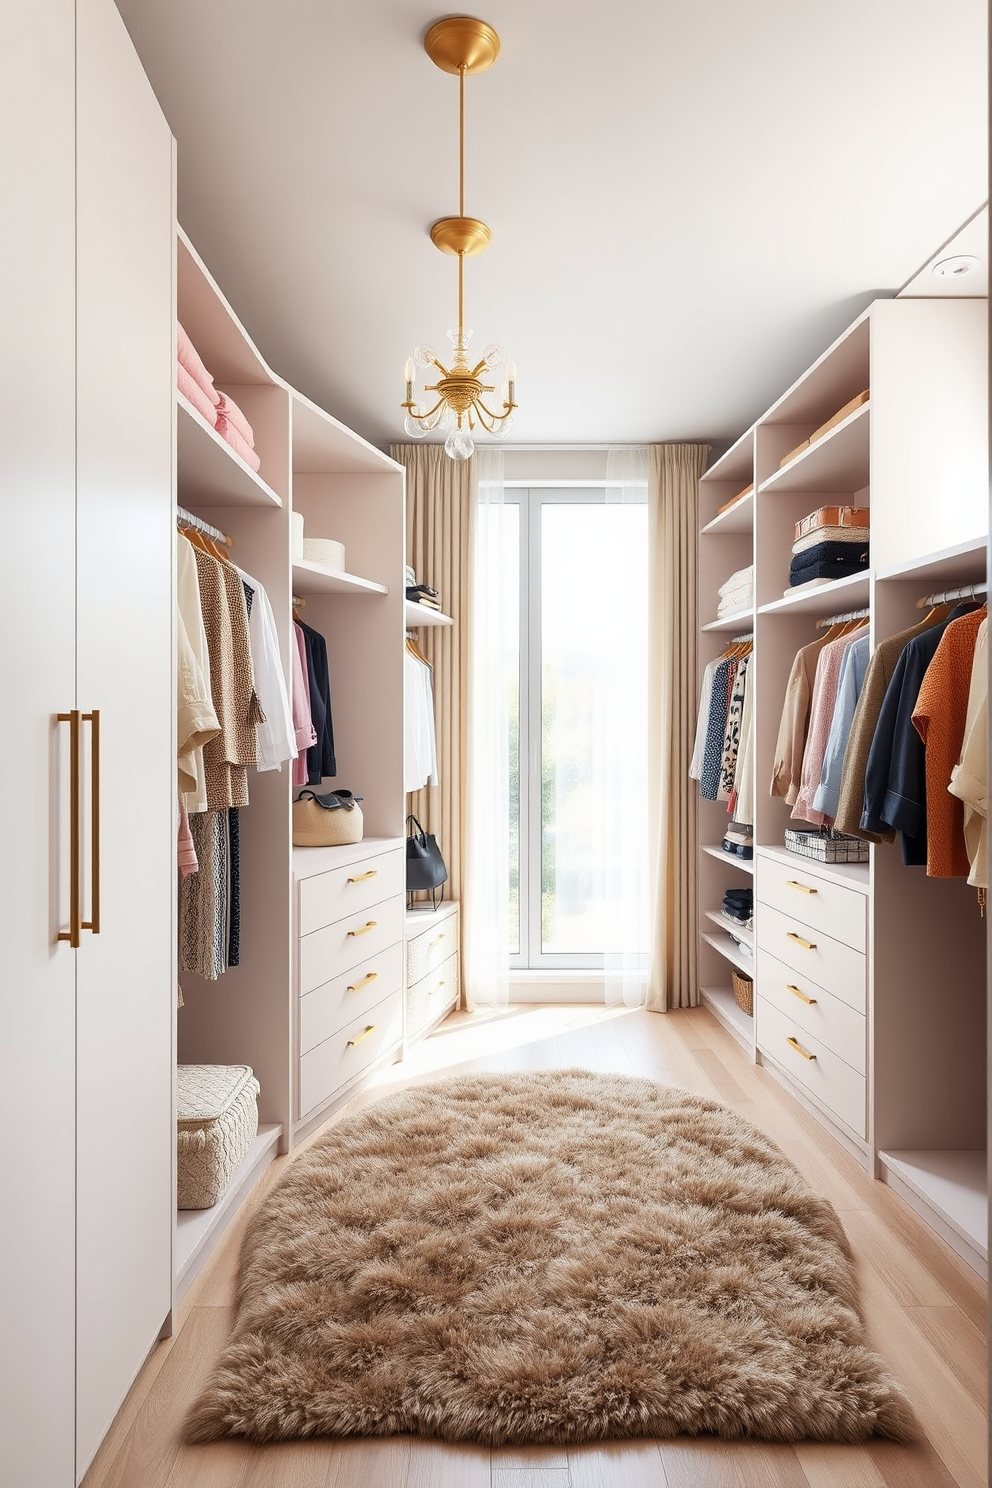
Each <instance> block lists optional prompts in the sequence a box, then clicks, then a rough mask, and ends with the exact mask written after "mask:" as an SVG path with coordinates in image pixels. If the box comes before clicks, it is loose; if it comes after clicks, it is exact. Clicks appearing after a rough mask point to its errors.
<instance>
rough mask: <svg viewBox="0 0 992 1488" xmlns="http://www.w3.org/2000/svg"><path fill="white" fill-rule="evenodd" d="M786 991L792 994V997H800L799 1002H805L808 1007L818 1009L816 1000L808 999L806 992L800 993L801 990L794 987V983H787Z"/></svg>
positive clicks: (813, 998)
mask: <svg viewBox="0 0 992 1488" xmlns="http://www.w3.org/2000/svg"><path fill="white" fill-rule="evenodd" d="M785 990H786V992H791V993H792V995H793V997H798V998H799V1001H800V1002H804V1003H805V1004H806V1006H807V1007H816V998H815V997H807V996H806V993H805V992H800V990H799V988H798V987H795V986H793V984H792V982H786V984H785Z"/></svg>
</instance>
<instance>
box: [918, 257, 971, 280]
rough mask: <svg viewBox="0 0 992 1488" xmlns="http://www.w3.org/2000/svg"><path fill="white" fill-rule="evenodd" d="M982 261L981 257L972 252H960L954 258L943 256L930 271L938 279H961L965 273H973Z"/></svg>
mask: <svg viewBox="0 0 992 1488" xmlns="http://www.w3.org/2000/svg"><path fill="white" fill-rule="evenodd" d="M980 263H981V259H978V258H975V257H974V255H973V254H971V253H959V254H957V255H956V256H955V257H954V258H942V259H941V260H940V263H935V264H934V266H933V268H932V269H931V270H930V272H931V274H936V275H937V278H938V279H961V278H963V276H964V275H965V274H971V273H973V272H974V270H975V269H977V268H978V266H979V264H980Z"/></svg>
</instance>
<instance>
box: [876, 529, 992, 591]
mask: <svg viewBox="0 0 992 1488" xmlns="http://www.w3.org/2000/svg"><path fill="white" fill-rule="evenodd" d="M987 549H988V540H987V539H986V538H985V537H976V538H975V540H974V541H973V542H970V543H959V544H958V545H957V547H955V548H945V549H944V550H943V552H941V553H928V554H927V555H926V557H925V558H917V559H914V561H913V562H912V563H901V564H898V565H897V566H896V567H895V568H883V569H879V570H878V571H877V572H876V575H875V577H876V578H877V579H912V580H914V581H915V580H920V581H921V582H923V581H925V582H926V584H927V585H928V586H929V587H933V588H940V586H941V585H942V584H943V585H944V586H945V587H946V588H948V589H958V588H961V587H962V586H963V585H965V584H978V583H981V582H983V581H984V579H985V576H986V572H985V571H986V566H987V562H988V559H987Z"/></svg>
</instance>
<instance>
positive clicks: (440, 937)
mask: <svg viewBox="0 0 992 1488" xmlns="http://www.w3.org/2000/svg"><path fill="white" fill-rule="evenodd" d="M447 938H448V937H447V936H446V935H445V934H444V932H443V931H442V932H441V934H440V935H435V937H434V939H433V940H432V941H431V942H430V944H429V945H428V947H427V949H428V950H429V951H432V950H433V949H434V947H435V946H439V945H440V944H441V942H442V940H447Z"/></svg>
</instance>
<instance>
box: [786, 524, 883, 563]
mask: <svg viewBox="0 0 992 1488" xmlns="http://www.w3.org/2000/svg"><path fill="white" fill-rule="evenodd" d="M870 541H871V528H870V527H818V528H817V529H816V531H815V532H809V533H807V535H806V536H805V537H801V538H799V540H798V541H797V542H794V543H793V544H792V552H793V556H794V557H798V555H799V554H800V553H808V552H809V551H810V549H811V548H815V547H816V546H817V545H818V544H819V543H821V542H827V543H860V544H861V546H862V547H863V548H866V547H867V546H868V544H869V542H870Z"/></svg>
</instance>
